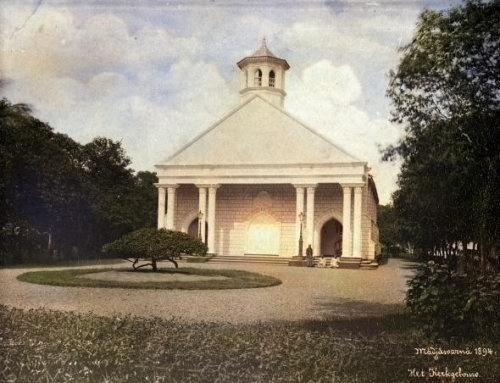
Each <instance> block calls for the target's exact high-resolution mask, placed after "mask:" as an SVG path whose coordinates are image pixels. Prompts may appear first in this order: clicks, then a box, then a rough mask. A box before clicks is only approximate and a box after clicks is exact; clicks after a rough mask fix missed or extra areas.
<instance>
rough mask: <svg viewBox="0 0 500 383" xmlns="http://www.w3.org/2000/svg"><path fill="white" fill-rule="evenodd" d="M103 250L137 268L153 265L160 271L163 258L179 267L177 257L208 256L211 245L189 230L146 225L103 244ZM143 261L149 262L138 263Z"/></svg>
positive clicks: (108, 254)
mask: <svg viewBox="0 0 500 383" xmlns="http://www.w3.org/2000/svg"><path fill="white" fill-rule="evenodd" d="M103 253H104V254H105V255H107V256H112V257H119V258H123V259H126V260H127V261H130V262H132V267H133V269H134V270H137V269H139V268H141V267H144V266H151V267H152V268H153V270H154V271H156V270H157V262H159V261H163V260H167V261H170V262H172V263H173V264H174V265H175V267H176V268H177V267H178V265H177V262H176V259H178V258H180V257H181V255H199V256H203V255H206V253H207V246H206V245H205V244H204V243H203V242H201V241H200V240H199V239H197V238H193V237H191V236H190V235H188V234H186V233H181V232H179V231H171V230H165V229H160V230H156V229H154V228H145V229H140V230H136V231H133V232H132V233H129V234H126V235H124V236H123V237H121V238H119V239H118V240H116V241H114V242H112V243H108V244H106V245H105V246H104V247H103ZM140 260H143V261H146V262H148V263H145V264H142V265H138V263H139V261H140Z"/></svg>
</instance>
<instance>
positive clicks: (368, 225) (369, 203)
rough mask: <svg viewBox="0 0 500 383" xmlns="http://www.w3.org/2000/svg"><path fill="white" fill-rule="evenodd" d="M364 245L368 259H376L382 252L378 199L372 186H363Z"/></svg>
mask: <svg viewBox="0 0 500 383" xmlns="http://www.w3.org/2000/svg"><path fill="white" fill-rule="evenodd" d="M361 226H362V236H363V245H362V253H363V255H364V256H365V257H366V258H368V259H375V258H376V257H377V256H378V254H379V252H380V243H379V232H378V225H377V201H376V200H375V196H374V194H373V192H372V190H370V188H369V187H368V185H367V186H365V187H364V188H363V214H362V220H361Z"/></svg>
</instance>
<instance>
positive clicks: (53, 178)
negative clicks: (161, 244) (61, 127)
mask: <svg viewBox="0 0 500 383" xmlns="http://www.w3.org/2000/svg"><path fill="white" fill-rule="evenodd" d="M0 137H1V140H0V169H1V174H2V177H1V179H0V193H1V195H0V196H1V199H0V211H1V217H0V221H1V222H0V225H1V226H0V227H1V228H2V231H1V249H0V250H1V253H2V254H1V255H2V261H3V262H7V261H8V262H16V261H22V260H23V259H22V258H23V257H29V258H30V260H34V259H33V257H36V256H37V254H38V255H41V254H43V253H45V255H47V253H51V252H52V251H53V250H56V251H57V252H58V253H59V254H61V255H63V256H64V255H66V256H67V255H70V254H73V253H75V252H79V253H81V254H82V255H84V254H91V253H94V252H96V251H100V248H101V247H102V245H103V244H104V243H107V242H110V241H112V240H114V239H116V238H118V237H119V236H121V235H123V234H124V233H127V232H129V231H132V230H135V229H138V228H141V227H151V226H154V225H155V200H156V198H155V187H154V185H153V183H154V182H156V175H155V174H154V173H150V172H139V173H135V172H134V171H133V170H132V169H131V168H130V167H129V164H130V159H129V158H128V157H127V156H126V154H125V152H124V150H123V148H122V146H121V144H120V142H116V141H113V140H110V139H107V138H103V137H97V138H95V139H94V140H92V141H91V142H89V143H88V144H85V145H82V144H80V143H78V142H76V141H74V140H73V139H71V138H70V137H68V136H67V135H64V134H60V133H56V132H54V131H53V129H52V128H51V127H50V126H49V125H48V124H46V123H44V122H41V121H40V120H38V119H36V118H35V117H33V116H32V115H31V111H30V109H29V107H28V106H26V105H22V104H18V105H13V104H11V103H10V102H9V101H7V100H5V99H3V100H0Z"/></svg>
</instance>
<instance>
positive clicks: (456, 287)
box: [407, 261, 500, 340]
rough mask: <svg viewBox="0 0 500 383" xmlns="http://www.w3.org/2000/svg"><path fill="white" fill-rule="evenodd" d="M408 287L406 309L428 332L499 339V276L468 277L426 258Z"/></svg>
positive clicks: (449, 335) (451, 335)
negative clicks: (427, 260)
mask: <svg viewBox="0 0 500 383" xmlns="http://www.w3.org/2000/svg"><path fill="white" fill-rule="evenodd" d="M409 286H410V288H409V290H408V295H407V303H408V308H409V310H410V313H411V314H412V316H413V317H414V318H415V319H416V321H417V322H418V323H419V325H420V326H421V327H422V328H423V329H424V330H425V332H426V333H427V334H428V335H430V336H436V337H442V336H444V337H448V338H451V337H461V338H466V339H467V338H468V339H476V338H478V339H497V340H498V339H500V337H499V335H500V276H498V275H495V274H493V273H489V274H486V275H481V276H479V277H477V278H469V277H468V276H467V275H466V274H461V273H457V272H454V271H451V270H450V269H449V267H448V266H447V265H440V264H437V263H434V262H433V261H430V262H428V263H426V264H424V265H422V266H421V267H420V269H419V271H418V272H417V275H416V276H415V277H414V278H413V279H412V280H411V281H410V282H409Z"/></svg>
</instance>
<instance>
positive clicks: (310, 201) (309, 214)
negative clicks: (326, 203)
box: [304, 186, 316, 249]
mask: <svg viewBox="0 0 500 383" xmlns="http://www.w3.org/2000/svg"><path fill="white" fill-rule="evenodd" d="M315 189H316V187H315V186H308V187H307V202H306V204H307V211H306V228H307V236H306V241H305V243H304V246H305V248H306V249H307V247H308V246H309V245H311V247H312V248H313V249H314V190H315Z"/></svg>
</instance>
